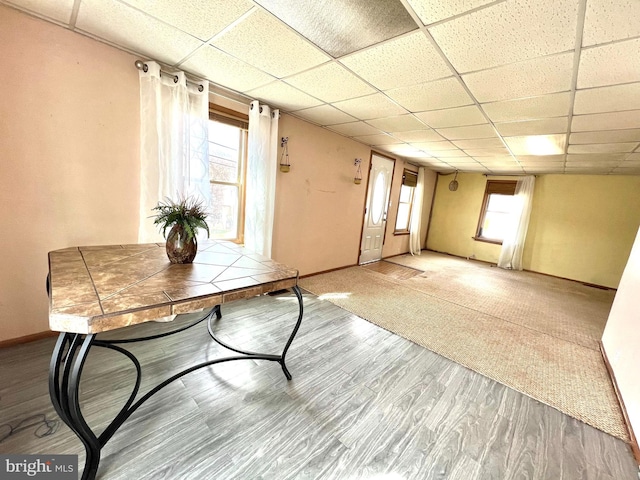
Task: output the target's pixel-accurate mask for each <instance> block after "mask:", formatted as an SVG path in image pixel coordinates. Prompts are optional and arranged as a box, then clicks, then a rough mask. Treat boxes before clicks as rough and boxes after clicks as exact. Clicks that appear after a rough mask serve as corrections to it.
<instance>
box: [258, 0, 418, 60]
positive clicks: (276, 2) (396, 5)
mask: <svg viewBox="0 0 640 480" xmlns="http://www.w3.org/2000/svg"><path fill="white" fill-rule="evenodd" d="M256 3H258V4H260V5H262V6H263V7H264V8H266V9H267V10H269V11H270V12H271V13H273V14H274V15H275V16H277V17H278V18H280V19H281V20H282V21H284V22H285V23H287V24H288V25H290V26H291V27H292V28H293V29H295V30H296V31H298V32H300V33H301V34H302V35H304V36H305V37H307V38H308V39H309V40H310V41H312V42H313V43H315V44H316V45H318V46H319V47H320V48H322V49H323V50H324V51H326V52H328V53H329V54H331V55H332V56H334V57H340V56H342V55H346V54H348V53H351V52H355V51H356V50H360V49H362V48H365V47H368V46H369V45H374V44H376V43H380V42H383V41H385V40H388V39H389V38H394V37H397V36H398V35H402V34H403V33H407V32H410V31H411V30H415V29H416V28H418V26H417V25H416V22H414V21H413V19H412V18H411V15H409V13H408V12H407V10H406V9H405V8H404V6H403V5H402V3H401V2H400V1H399V0H367V1H366V2H354V1H353V0H323V1H322V2H318V1H315V0H306V1H303V0H298V1H295V2H292V1H287V0H256Z"/></svg>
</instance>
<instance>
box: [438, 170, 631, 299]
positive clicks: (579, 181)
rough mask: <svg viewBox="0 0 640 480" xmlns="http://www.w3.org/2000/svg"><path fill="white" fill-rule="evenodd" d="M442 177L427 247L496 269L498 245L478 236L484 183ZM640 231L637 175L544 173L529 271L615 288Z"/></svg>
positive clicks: (477, 177)
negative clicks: (451, 184)
mask: <svg viewBox="0 0 640 480" xmlns="http://www.w3.org/2000/svg"><path fill="white" fill-rule="evenodd" d="M452 179H453V176H451V175H449V176H442V175H441V176H439V179H438V186H437V189H436V197H435V201H434V210H433V215H432V219H431V229H430V232H429V237H428V238H427V248H429V249H432V250H437V251H442V252H447V253H451V254H454V255H459V256H462V257H472V256H474V258H477V259H479V260H484V261H488V262H493V263H496V262H497V261H498V257H499V255H500V248H501V247H500V246H499V245H492V244H488V243H485V242H478V241H475V240H473V239H472V238H471V237H473V235H474V234H475V230H476V227H477V224H478V217H479V215H480V208H481V204H482V199H483V195H484V188H485V184H486V181H487V177H485V176H484V175H481V174H460V175H459V176H458V182H459V188H458V191H456V192H451V191H449V188H448V185H449V182H450V181H451V180H452ZM638 225H640V177H638V176H617V175H606V176H605V175H541V176H538V178H536V187H535V193H534V198H533V210H532V213H531V220H530V223H529V231H528V234H527V240H526V243H525V249H524V254H523V265H524V268H525V269H527V270H532V271H536V272H541V273H546V274H549V275H555V276H559V277H564V278H570V279H573V280H579V281H583V282H588V283H594V284H597V285H604V286H608V287H614V288H615V287H617V285H618V282H619V281H620V277H621V275H622V271H623V269H624V265H625V264H626V261H627V258H628V256H629V252H630V251H631V245H632V243H633V239H634V235H635V233H636V231H637V229H638Z"/></svg>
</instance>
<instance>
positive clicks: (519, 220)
mask: <svg viewBox="0 0 640 480" xmlns="http://www.w3.org/2000/svg"><path fill="white" fill-rule="evenodd" d="M535 183H536V177H534V176H533V175H530V176H526V177H524V178H522V179H520V180H518V183H517V184H516V191H515V195H514V197H515V198H514V200H515V202H514V210H513V213H512V215H513V217H512V218H513V219H512V222H511V226H512V228H511V229H510V230H509V231H508V232H506V234H505V237H504V240H503V241H502V250H500V257H499V258H498V266H499V267H500V268H506V269H511V270H522V252H523V250H524V241H525V239H526V237H527V230H528V229H529V217H531V207H532V204H533V189H534V187H535Z"/></svg>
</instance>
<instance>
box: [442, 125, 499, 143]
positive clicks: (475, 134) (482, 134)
mask: <svg viewBox="0 0 640 480" xmlns="http://www.w3.org/2000/svg"><path fill="white" fill-rule="evenodd" d="M436 132H438V133H439V134H440V135H442V136H443V137H444V138H447V139H449V140H466V139H473V138H490V137H496V136H497V134H496V132H495V130H494V129H493V127H492V126H491V125H489V124H485V125H469V126H467V127H450V128H437V129H436Z"/></svg>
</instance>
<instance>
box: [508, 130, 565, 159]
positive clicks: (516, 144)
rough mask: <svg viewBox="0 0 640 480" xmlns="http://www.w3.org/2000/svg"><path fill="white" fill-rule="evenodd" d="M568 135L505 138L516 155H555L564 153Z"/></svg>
mask: <svg viewBox="0 0 640 480" xmlns="http://www.w3.org/2000/svg"><path fill="white" fill-rule="evenodd" d="M566 140H567V137H566V135H526V136H519V137H504V141H505V142H507V145H508V146H509V149H510V150H511V152H512V153H513V154H514V155H555V154H561V153H564V149H565V144H566Z"/></svg>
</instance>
